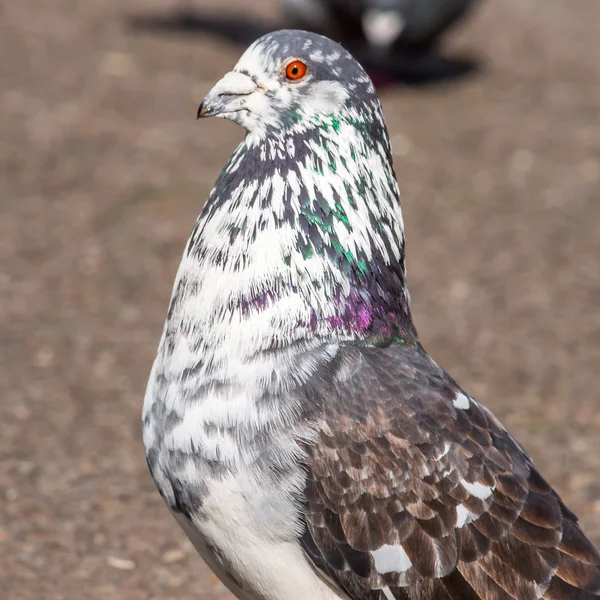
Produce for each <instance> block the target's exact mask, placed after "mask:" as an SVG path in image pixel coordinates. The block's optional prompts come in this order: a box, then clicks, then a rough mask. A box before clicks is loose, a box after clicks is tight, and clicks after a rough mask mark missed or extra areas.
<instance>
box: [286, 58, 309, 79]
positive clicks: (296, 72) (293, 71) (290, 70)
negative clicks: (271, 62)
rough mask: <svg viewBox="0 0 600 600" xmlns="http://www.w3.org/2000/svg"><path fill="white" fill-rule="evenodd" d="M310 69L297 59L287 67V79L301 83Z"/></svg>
mask: <svg viewBox="0 0 600 600" xmlns="http://www.w3.org/2000/svg"><path fill="white" fill-rule="evenodd" d="M307 70H308V67H307V66H306V63H303V62H302V61H301V60H298V59H297V58H296V59H294V60H292V61H291V62H289V63H288V64H287V65H286V66H285V77H286V79H287V80H288V81H300V79H302V78H303V77H304V76H305V75H306V71H307Z"/></svg>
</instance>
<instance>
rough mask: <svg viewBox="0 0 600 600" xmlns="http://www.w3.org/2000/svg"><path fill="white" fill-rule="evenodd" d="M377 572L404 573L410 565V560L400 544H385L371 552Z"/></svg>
mask: <svg viewBox="0 0 600 600" xmlns="http://www.w3.org/2000/svg"><path fill="white" fill-rule="evenodd" d="M371 555H372V556H373V558H374V559H375V568H376V569H377V572H378V573H381V574H385V573H404V572H405V571H408V569H410V568H411V567H412V562H411V560H410V558H409V557H408V554H406V552H405V551H404V548H403V547H402V546H391V545H389V544H385V545H384V546H381V548H378V549H377V550H374V551H373V552H371Z"/></svg>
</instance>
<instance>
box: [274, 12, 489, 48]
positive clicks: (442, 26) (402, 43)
mask: <svg viewBox="0 0 600 600" xmlns="http://www.w3.org/2000/svg"><path fill="white" fill-rule="evenodd" d="M477 3H478V0H283V6H284V9H285V12H286V14H287V16H288V18H289V19H291V20H292V21H293V22H294V24H295V25H297V26H298V27H301V28H303V29H310V30H312V31H316V32H319V33H323V34H326V35H329V36H330V37H334V38H336V39H340V40H343V41H350V42H351V41H356V40H359V39H363V40H365V41H366V42H367V43H368V44H369V45H370V46H371V47H372V48H375V49H378V50H386V51H389V50H391V49H398V48H400V49H404V50H420V51H424V50H427V49H429V48H430V47H431V46H432V45H434V44H435V43H436V42H437V41H438V39H439V38H440V36H441V35H442V34H443V33H444V32H445V31H447V30H448V29H450V28H451V27H452V26H453V25H455V24H456V23H457V22H458V21H459V20H460V19H461V18H463V17H464V16H465V15H466V14H467V13H468V12H469V11H470V9H471V8H473V6H474V5H475V4H477Z"/></svg>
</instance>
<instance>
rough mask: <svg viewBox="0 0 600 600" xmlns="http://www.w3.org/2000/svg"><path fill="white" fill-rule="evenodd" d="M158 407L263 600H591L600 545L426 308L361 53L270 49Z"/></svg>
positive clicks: (200, 534)
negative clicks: (453, 358) (450, 364)
mask: <svg viewBox="0 0 600 600" xmlns="http://www.w3.org/2000/svg"><path fill="white" fill-rule="evenodd" d="M211 116H215V117H220V118H224V119H229V120H231V121H233V122H235V123H238V124H239V125H241V126H242V127H243V128H244V129H245V130H246V134H245V137H244V139H243V141H242V142H241V143H240V145H239V146H238V147H237V149H236V150H235V151H234V152H233V154H232V155H231V157H230V159H229V161H228V162H227V163H226V165H225V167H224V169H223V171H222V172H221V174H220V175H219V176H218V179H217V181H216V183H215V186H214V188H213V189H212V191H211V192H210V195H209V197H208V200H207V202H206V203H205V205H204V207H203V208H202V211H201V213H200V216H199V218H198V220H197V222H196V224H195V227H194V228H193V231H192V234H191V236H190V238H189V241H188V243H187V245H186V247H185V250H184V253H183V258H182V261H181V264H180V267H179V270H178V272H177V276H176V280H175V284H174V289H173V294H172V297H171V301H170V305H169V309H168V314H167V319H166V323H165V326H164V330H163V334H162V339H161V341H160V345H159V349H158V354H157V357H156V360H155V362H154V365H153V367H152V371H151V375H150V380H149V383H148V388H147V392H146V396H145V401H144V408H143V416H142V425H143V443H144V446H145V452H146V458H147V462H148V465H149V468H150V472H151V474H152V477H153V478H154V481H155V483H156V485H157V487H158V490H159V491H160V494H161V495H162V497H163V499H164V500H165V502H166V504H167V505H168V507H169V508H170V510H171V512H172V514H173V515H174V517H175V519H176V520H177V521H178V522H179V524H180V525H181V527H182V528H183V529H184V531H185V532H186V534H187V535H188V536H189V538H190V540H191V541H192V543H193V544H194V546H195V548H196V549H197V551H198V552H199V554H200V555H201V557H202V558H203V559H204V560H205V561H206V563H207V564H208V565H209V567H210V568H211V569H212V570H213V571H214V573H215V574H216V575H217V576H218V577H219V578H220V579H221V580H222V581H223V583H224V584H225V585H226V586H227V587H228V588H229V589H230V590H231V592H232V593H233V594H234V595H235V596H236V597H237V598H240V599H243V600H336V599H337V600H339V599H345V600H476V599H480V600H511V599H512V600H534V599H539V598H545V599H548V600H567V599H571V600H592V599H594V598H599V597H600V596H599V595H600V555H599V554H598V552H597V551H596V550H595V549H594V547H593V545H592V544H591V542H590V541H589V540H588V539H587V538H586V537H585V535H584V534H583V533H582V530H581V529H580V526H579V525H578V521H577V518H576V516H575V515H574V514H573V513H572V512H571V511H570V510H569V509H568V508H567V507H566V506H565V505H564V503H563V502H562V501H561V499H560V497H559V496H558V494H557V493H556V492H555V491H554V490H553V489H552V488H551V487H550V485H549V484H548V483H547V482H546V481H545V480H544V478H543V477H542V476H541V475H540V473H539V472H538V471H537V470H536V468H535V466H534V465H533V463H532V461H531V458H530V457H529V456H528V455H527V453H526V451H525V450H524V449H523V447H522V446H521V445H519V443H518V442H516V441H515V440H514V439H513V437H511V435H510V434H509V433H508V432H507V431H506V429H505V428H504V427H503V426H502V424H501V423H500V422H499V421H498V419H497V418H496V417H495V416H494V415H493V414H492V413H491V412H490V411H489V410H488V409H487V408H486V407H485V406H484V405H483V404H481V403H480V402H478V401H477V400H476V399H475V398H474V397H473V396H471V395H470V394H469V393H468V392H466V391H465V390H463V389H462V388H461V387H460V386H459V385H458V383H456V382H455V381H454V379H452V377H451V376H450V375H448V374H447V373H446V372H445V371H444V370H443V369H442V368H441V367H440V366H438V365H437V364H436V363H435V362H434V360H433V359H432V358H431V357H430V356H429V355H428V354H427V352H426V351H425V350H424V348H423V346H422V345H421V343H420V342H419V337H418V334H417V330H416V328H415V325H414V323H413V320H412V318H411V310H410V298H409V293H408V290H407V287H406V269H405V262H404V253H405V245H404V228H403V220H402V213H401V209H400V202H399V190H398V184H397V181H396V176H395V172H394V167H393V165H392V152H391V147H390V139H389V136H388V131H387V128H386V124H385V121H384V117H383V113H382V107H381V104H380V102H379V99H378V97H377V94H376V92H375V89H374V87H373V84H372V82H371V80H370V79H369V77H368V76H367V75H366V73H365V71H364V70H363V68H362V67H361V66H360V65H359V64H358V62H357V61H356V60H354V58H353V57H352V56H351V55H350V54H349V53H348V52H347V51H346V50H345V49H344V48H343V47H342V46H340V45H338V44H337V43H335V42H333V41H331V40H329V39H328V38H325V37H321V36H320V35H316V34H314V33H307V32H303V31H295V30H285V31H277V32H273V33H268V34H267V35H265V36H263V37H261V38H260V39H258V40H257V41H256V42H254V43H253V44H252V45H251V46H250V47H249V48H248V49H247V50H246V52H245V53H244V54H243V55H242V57H241V58H240V60H239V62H238V63H237V65H236V66H235V68H234V69H233V70H232V71H231V72H229V73H227V74H226V75H225V76H224V77H223V78H222V79H221V80H220V81H219V82H218V83H217V84H216V85H215V86H214V87H213V88H212V90H211V91H210V92H209V93H208V95H207V96H206V97H205V98H204V100H203V101H202V103H201V104H200V107H199V109H198V117H203V118H204V117H211Z"/></svg>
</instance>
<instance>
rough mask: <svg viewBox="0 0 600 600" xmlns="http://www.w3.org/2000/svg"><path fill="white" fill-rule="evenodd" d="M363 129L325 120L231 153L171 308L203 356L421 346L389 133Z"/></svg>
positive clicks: (188, 252)
mask: <svg viewBox="0 0 600 600" xmlns="http://www.w3.org/2000/svg"><path fill="white" fill-rule="evenodd" d="M358 125H359V126H357V123H355V122H352V121H350V120H342V119H337V118H335V117H329V118H327V119H323V120H322V121H321V122H320V123H319V125H318V126H316V127H314V128H313V129H311V130H309V131H304V132H303V134H302V135H280V136H277V135H274V136H272V138H271V139H269V140H268V141H265V142H264V143H263V144H261V145H260V146H254V147H250V146H248V145H247V144H246V143H242V144H241V145H240V146H239V147H238V149H237V150H236V152H235V153H234V154H233V156H232V157H231V159H230V161H229V163H228V164H227V166H226V167H225V169H224V170H223V172H222V173H221V175H220V176H219V179H218V180H217V183H216V185H215V188H214V189H213V191H212V192H211V195H210V198H209V200H208V202H207V204H206V206H205V208H204V210H203V212H202V214H201V215H200V217H199V219H198V222H197V224H196V228H195V230H194V232H193V234H192V236H191V238H190V241H189V244H188V247H187V249H186V253H185V256H184V260H183V262H182V265H181V267H180V272H179V274H178V278H177V282H176V289H175V292H174V297H173V301H172V305H171V311H170V313H171V320H172V321H173V320H175V321H177V322H184V323H186V325H185V326H184V329H185V330H186V331H194V335H196V336H200V337H202V338H203V340H202V346H203V347H204V348H206V349H210V348H213V349H214V348H215V347H216V346H218V345H219V344H220V343H221V342H223V340H224V339H225V338H226V339H227V340H228V342H227V345H228V347H229V348H230V350H231V349H233V348H235V351H236V352H239V353H243V354H244V355H246V356H256V354H257V353H260V352H263V351H269V352H270V351H272V350H273V349H279V348H285V347H288V346H289V347H291V346H294V345H297V344H298V343H299V342H302V341H306V342H307V343H309V342H312V341H313V340H320V342H321V343H322V342H331V343H336V342H339V341H352V342H355V343H360V344H379V343H392V342H394V341H396V342H400V343H414V342H416V340H417V337H416V332H415V329H414V326H413V324H412V320H411V316H410V310H409V305H408V303H409V298H408V292H407V290H406V285H405V268H404V239H403V229H402V216H401V211H400V204H399V197H398V188H397V184H396V179H395V175H394V172H393V168H392V165H391V158H390V149H389V145H388V144H387V134H385V135H383V134H384V133H385V132H382V131H379V130H378V129H377V127H378V126H379V125H377V124H368V123H367V124H365V123H362V124H358ZM231 340H235V341H234V342H231ZM223 343H224V342H223Z"/></svg>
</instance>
